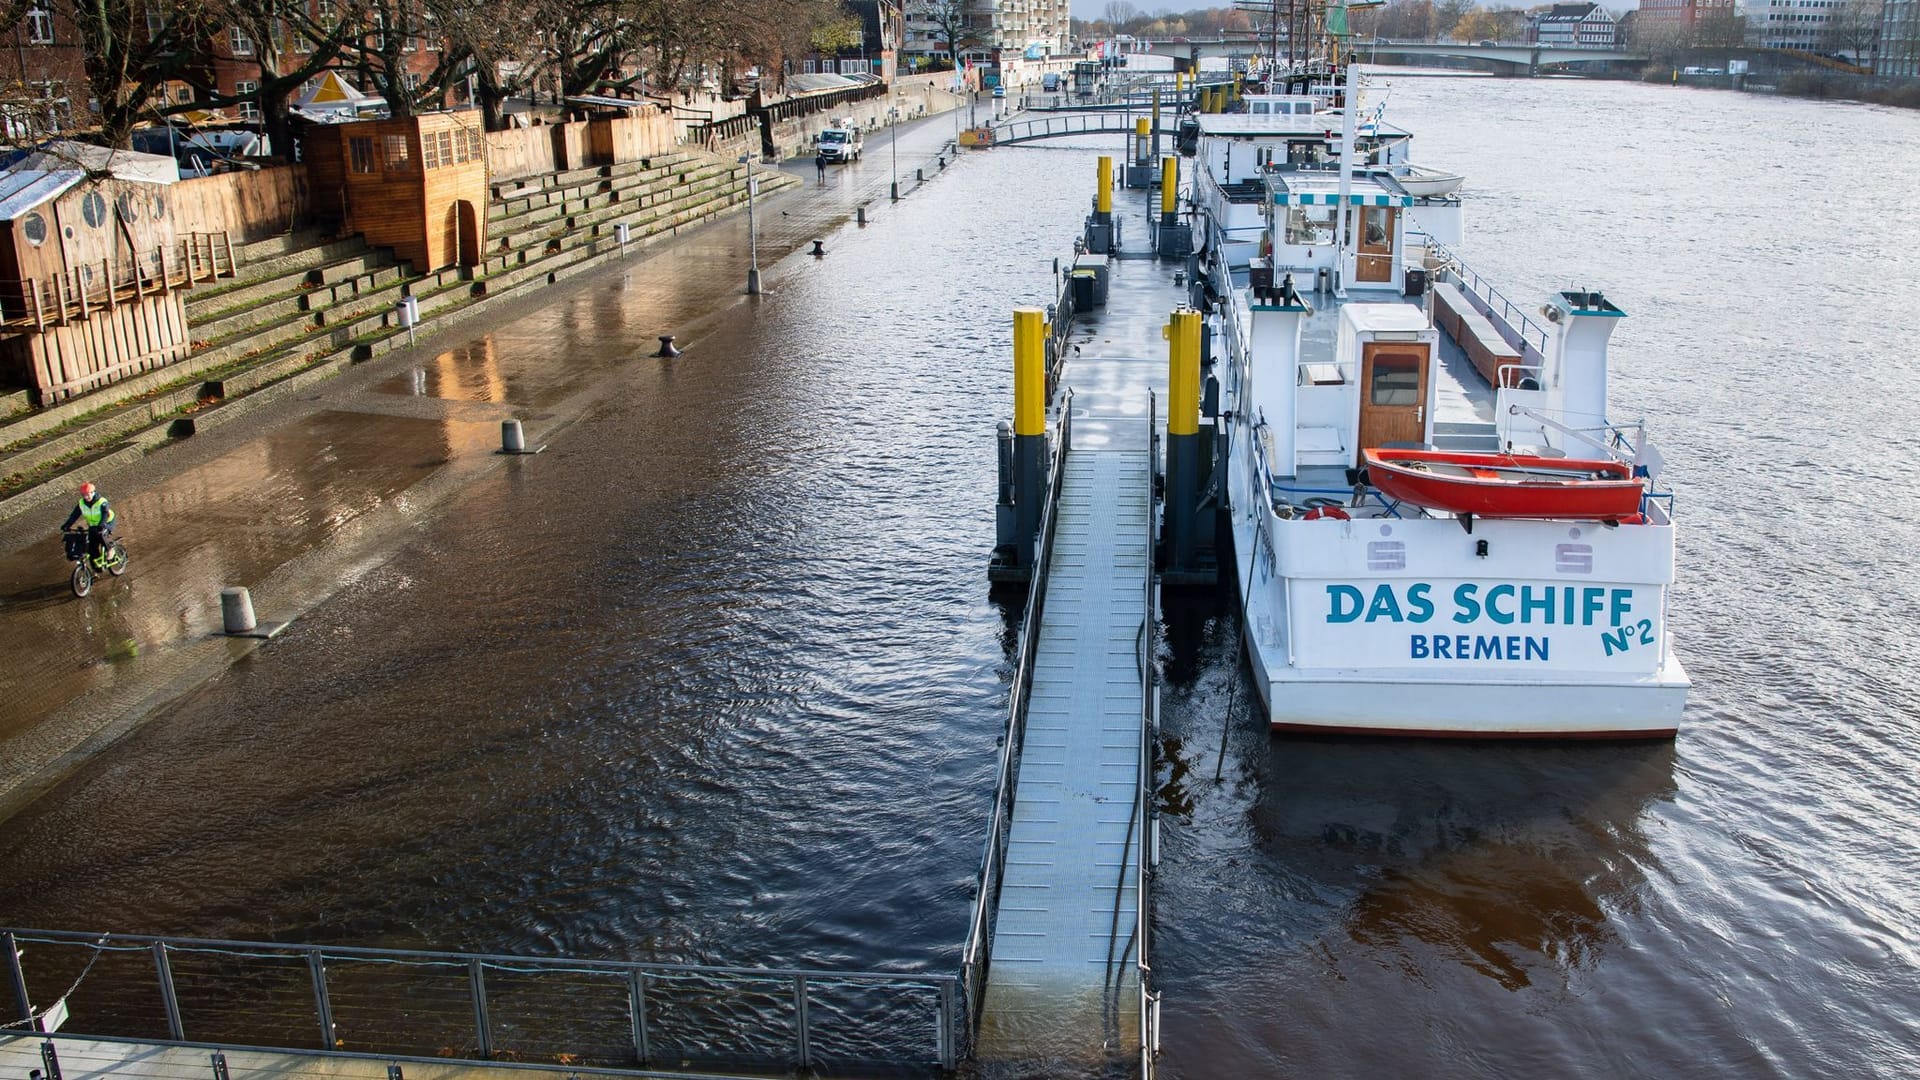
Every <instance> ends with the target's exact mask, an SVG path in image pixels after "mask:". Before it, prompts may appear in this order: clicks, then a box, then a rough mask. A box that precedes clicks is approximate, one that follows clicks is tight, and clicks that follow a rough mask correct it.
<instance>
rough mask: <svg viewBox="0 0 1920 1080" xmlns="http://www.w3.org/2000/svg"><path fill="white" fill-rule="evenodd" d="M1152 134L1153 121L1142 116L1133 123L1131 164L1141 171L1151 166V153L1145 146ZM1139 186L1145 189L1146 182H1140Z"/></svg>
mask: <svg viewBox="0 0 1920 1080" xmlns="http://www.w3.org/2000/svg"><path fill="white" fill-rule="evenodd" d="M1152 133H1153V121H1151V120H1149V119H1147V118H1146V117H1144V116H1142V117H1140V118H1139V119H1138V120H1135V121H1134V122H1133V163H1134V164H1135V165H1137V166H1139V167H1140V168H1142V169H1144V168H1147V167H1148V166H1150V165H1152V164H1153V151H1152V149H1151V148H1149V147H1148V145H1147V140H1148V139H1149V138H1151V137H1152ZM1140 186H1141V187H1145V186H1146V181H1144V180H1142V181H1140Z"/></svg>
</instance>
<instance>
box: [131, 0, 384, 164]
mask: <svg viewBox="0 0 1920 1080" xmlns="http://www.w3.org/2000/svg"><path fill="white" fill-rule="evenodd" d="M206 18H207V22H208V24H210V25H211V26H213V27H215V31H214V32H215V33H216V34H218V33H231V32H232V31H234V30H238V31H240V32H241V33H242V34H244V35H245V37H246V38H247V40H248V41H249V43H250V44H251V45H252V54H251V56H242V55H238V54H236V55H235V57H234V59H236V60H240V61H247V60H251V62H252V63H253V64H254V66H255V69H256V74H255V78H254V79H253V80H252V81H254V82H256V83H257V84H258V85H257V89H255V90H254V92H253V93H252V94H250V95H247V97H250V98H251V99H252V100H253V101H254V102H255V103H256V105H257V108H258V110H259V113H260V123H261V127H262V129H263V130H264V131H265V132H266V133H267V137H268V140H269V141H270V142H271V143H272V145H273V147H274V149H275V151H276V152H279V153H286V152H287V151H288V148H289V147H291V146H292V145H293V143H292V133H291V131H290V130H289V128H288V124H287V103H288V101H289V100H290V99H291V98H292V97H293V95H294V94H295V93H296V92H298V90H299V89H300V87H301V85H302V84H304V83H305V82H306V81H307V80H308V79H311V78H313V77H314V76H315V75H318V74H319V73H320V72H322V71H324V70H326V68H327V67H329V66H330V65H331V64H332V63H333V62H334V61H335V60H336V59H338V58H339V56H340V46H341V43H342V42H343V41H344V40H345V39H346V36H347V35H348V34H349V33H350V31H349V30H348V29H347V28H346V27H345V26H336V27H334V28H326V27H321V26H319V25H317V24H313V25H309V24H308V23H307V21H306V5H305V4H303V3H300V2H299V0H207V7H206ZM231 44H232V41H231V39H229V45H231ZM289 61H297V62H292V63H290V62H289ZM181 81H183V82H185V83H186V84H187V85H188V86H191V87H192V88H193V89H194V91H195V97H194V100H192V101H187V102H172V103H170V104H167V105H165V106H164V107H163V108H162V110H161V111H163V112H166V113H180V112H185V111H188V110H192V109H223V108H226V107H228V106H231V105H236V104H238V103H239V102H240V101H241V100H242V96H241V95H238V94H234V95H228V94H224V93H222V92H221V90H220V88H219V86H218V85H217V84H216V83H215V82H214V79H213V71H212V69H211V68H210V67H208V66H207V65H205V64H200V65H195V66H194V67H192V68H190V69H189V70H187V71H185V72H183V73H182V75H181Z"/></svg>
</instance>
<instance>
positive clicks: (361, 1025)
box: [0, 929, 962, 1075]
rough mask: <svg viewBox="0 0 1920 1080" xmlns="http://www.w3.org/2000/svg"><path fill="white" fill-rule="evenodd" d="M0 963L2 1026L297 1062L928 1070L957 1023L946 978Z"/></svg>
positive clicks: (23, 944)
mask: <svg viewBox="0 0 1920 1080" xmlns="http://www.w3.org/2000/svg"><path fill="white" fill-rule="evenodd" d="M0 968H4V969H5V976H6V978H5V986H6V988H7V999H10V1001H8V1002H7V1004H8V1006H9V1008H8V1011H7V1013H6V1016H7V1018H8V1019H7V1021H6V1022H4V1023H0V1034H5V1033H8V1032H18V1033H25V1032H28V1031H39V1030H41V1029H42V1028H43V1027H50V1026H54V1025H53V1024H52V1023H51V1022H50V1019H49V1018H50V1017H57V1018H60V1019H61V1024H60V1026H61V1027H62V1029H63V1030H62V1034H63V1035H67V1036H82V1037H85V1038H89V1039H99V1040H103V1041H123V1042H128V1041H130V1042H140V1043H160V1044H190V1045H221V1046H228V1047H245V1048H249V1049H259V1050H274V1051H281V1052H286V1053H295V1054H348V1055H358V1056H379V1057H395V1058H426V1059H448V1058H451V1059H460V1060H471V1061H504V1062H512V1063H522V1064H544V1065H549V1066H553V1067H567V1068H594V1069H601V1070H606V1071H629V1070H636V1069H639V1070H644V1069H645V1068H646V1067H647V1066H648V1065H650V1064H651V1063H653V1062H656V1061H672V1062H676V1063H694V1064H700V1065H712V1066H726V1067H732V1068H753V1069H761V1070H767V1071H774V1072H778V1073H783V1074H784V1073H786V1072H788V1071H789V1070H791V1069H795V1068H798V1069H800V1070H803V1071H805V1070H812V1071H814V1072H816V1073H820V1074H825V1075H831V1074H832V1073H834V1072H836V1071H857V1070H862V1069H871V1068H873V1067H875V1066H884V1067H888V1068H892V1069H901V1068H913V1069H924V1070H926V1071H927V1072H929V1073H931V1072H932V1071H934V1070H950V1069H952V1068H953V1067H954V1066H955V1064H956V1063H957V1061H958V1056H959V1036H960V1033H961V1030H962V1028H961V1025H960V1012H959V1009H960V1001H959V1000H958V994H957V993H956V990H957V988H958V986H959V979H958V978H957V977H955V976H953V975H920V974H911V973H891V972H853V971H831V970H809V969H797V968H747V967H711V966H701V965H688V964H642V963H630V962H624V961H612V960H586V959H574V958H543V957H529V956H502V955H488V954H473V953H440V952H427V951H420V950H407V949H373V948H352V947H344V946H323V945H294V944H280V943H268V942H249V941H225V940H216V939H202V938H175V937H154V936H147V935H138V934H113V933H107V934H96V933H78V932H71V931H60V930H26V929H9V930H0ZM29 974H31V976H32V978H33V982H32V984H31V985H30V984H29V981H28V980H29ZM49 988H53V989H49ZM58 988H64V989H58ZM56 991H57V994H56ZM36 992H38V993H40V994H41V1001H42V1004H41V1006H39V1007H36V1006H35V1005H34V1004H33V1002H34V1000H35V999H34V994H35V993H36ZM0 1000H5V999H0Z"/></svg>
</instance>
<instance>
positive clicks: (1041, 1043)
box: [962, 267, 1171, 1077]
mask: <svg viewBox="0 0 1920 1080" xmlns="http://www.w3.org/2000/svg"><path fill="white" fill-rule="evenodd" d="M1140 274H1141V276H1142V277H1143V278H1144V277H1148V276H1153V275H1157V276H1158V277H1160V278H1164V277H1165V273H1164V272H1163V271H1159V270H1156V269H1153V268H1151V267H1145V268H1142V270H1141V271H1140ZM1170 295H1171V294H1170ZM1065 299H1066V298H1065V297H1064V296H1063V297H1062V301H1063V303H1062V304H1061V305H1057V308H1056V309H1057V310H1060V311H1063V312H1064V311H1066V310H1068V308H1067V307H1066V306H1065V303H1064V301H1065ZM1168 306H1171V304H1169V305H1168ZM1129 307H1130V308H1134V309H1135V310H1138V311H1141V312H1150V311H1151V310H1152V307H1151V306H1150V305H1146V304H1142V305H1138V306H1137V307H1136V306H1135V305H1129ZM1163 310H1164V309H1163ZM1062 318H1063V319H1064V318H1065V316H1064V315H1063V316H1062ZM1098 318H1102V319H1105V320H1107V321H1108V322H1109V324H1111V323H1116V322H1122V321H1124V318H1123V317H1121V316H1115V315H1106V316H1098ZM1135 321H1136V322H1141V321H1142V320H1140V319H1136V320H1135ZM1150 322H1151V325H1150V327H1148V326H1144V325H1143V326H1139V327H1135V328H1134V329H1135V330H1136V331H1139V332H1137V333H1134V334H1131V335H1128V334H1115V337H1114V339H1112V341H1113V343H1111V344H1096V343H1095V342H1094V341H1093V340H1092V339H1091V338H1090V339H1089V341H1088V342H1087V343H1086V344H1085V345H1083V346H1082V348H1083V349H1084V355H1079V356H1076V357H1075V358H1074V359H1073V361H1072V364H1071V366H1070V368H1069V370H1068V371H1067V377H1069V378H1070V379H1071V380H1072V382H1073V384H1074V385H1075V386H1077V387H1079V388H1080V389H1079V390H1078V392H1075V391H1074V390H1072V389H1068V390H1066V391H1064V392H1063V393H1062V395H1061V399H1060V402H1059V405H1058V408H1056V409H1055V410H1054V415H1055V417H1056V422H1055V431H1054V448H1053V457H1052V461H1051V467H1050V470H1049V473H1050V478H1049V481H1048V489H1049V492H1050V496H1051V498H1050V501H1049V502H1048V504H1047V505H1046V508H1045V510H1044V511H1043V517H1042V520H1041V525H1040V529H1039V533H1038V537H1037V539H1036V541H1035V546H1036V548H1037V555H1036V557H1035V560H1034V563H1033V565H1034V567H1035V571H1034V574H1033V578H1032V580H1031V582H1030V585H1029V592H1028V597H1027V609H1026V619H1025V622H1024V624H1023V626H1022V629H1021V635H1020V645H1019V663H1018V667H1017V669H1016V675H1015V686H1014V690H1013V694H1012V700H1011V702H1010V705H1009V715H1008V723H1007V733H1006V738H1005V741H1004V743H1003V746H1002V751H1001V760H1000V777H999V792H998V795H997V797H996V800H995V805H994V814H993V821H992V827H991V829H990V831H989V833H988V839H987V851H986V854H985V858H984V859H983V867H982V873H981V888H980V896H979V899H978V901H977V903H976V907H975V911H974V922H973V927H972V930H971V932H970V933H969V935H968V941H967V947H966V952H965V954H964V956H963V963H962V979H963V982H964V984H965V988H966V992H967V994H968V1000H969V1004H970V1006H971V1007H972V1009H973V1018H974V1028H975V1044H974V1047H975V1054H976V1056H977V1057H979V1058H980V1059H982V1060H983V1061H997V1060H998V1061H1004V1060H1027V1061H1035V1060H1057V1059H1059V1058H1061V1057H1069V1058H1077V1057H1084V1056H1086V1055H1088V1054H1089V1053H1112V1052H1114V1051H1115V1050H1118V1051H1119V1052H1121V1053H1123V1054H1128V1055H1132V1054H1137V1055H1138V1061H1139V1068H1140V1075H1141V1076H1143V1077H1147V1076H1151V1075H1152V1074H1153V1063H1154V1056H1155V1052H1156V1049H1157V1043H1158V1035H1157V1028H1158V1004H1157V995H1155V994H1154V993H1153V991H1152V985H1151V978H1150V976H1151V968H1150V967H1149V965H1148V956H1149V949H1148V945H1149V935H1148V929H1149V918H1148V915H1149V910H1150V899H1151V896H1150V889H1149V882H1150V877H1151V873H1152V868H1153V865H1154V863H1155V861H1156V860H1157V853H1156V851H1155V848H1156V837H1157V829H1156V826H1155V823H1154V818H1153V802H1152V789H1153V772H1152V757H1151V754H1152V746H1153V744H1154V732H1155V731H1156V730H1157V725H1158V707H1159V691H1158V675H1157V671H1156V667H1155V663H1154V654H1155V640H1156V639H1155V633H1156V629H1155V628H1156V627H1157V625H1158V622H1159V617H1158V592H1157V587H1156V584H1155V580H1154V558H1153V551H1154V534H1153V529H1154V519H1155V514H1154V490H1155V484H1154V470H1155V468H1156V465H1155V463H1156V462H1157V461H1158V460H1159V456H1160V455H1159V454H1158V452H1157V450H1158V437H1157V435H1156V434H1155V432H1156V427H1155V416H1154V414H1155V412H1156V408H1157V406H1156V405H1155V402H1156V400H1157V399H1156V397H1155V384H1156V380H1157V381H1158V383H1160V384H1164V382H1165V378H1166V374H1165V360H1164V359H1157V358H1150V357H1152V356H1153V350H1152V349H1151V348H1147V347H1144V340H1145V338H1146V337H1147V334H1148V333H1149V332H1150V333H1151V334H1152V335H1153V336H1154V337H1157V336H1158V330H1159V321H1158V319H1150ZM1106 333H1107V331H1105V330H1103V331H1102V332H1101V333H1099V334H1096V335H1092V337H1094V338H1105V337H1106ZM1062 340H1064V338H1063V339H1062ZM1161 348H1162V349H1164V348H1165V347H1164V346H1162V347H1161ZM1109 350H1111V351H1109Z"/></svg>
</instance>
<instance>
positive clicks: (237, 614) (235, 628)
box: [220, 585, 260, 634]
mask: <svg viewBox="0 0 1920 1080" xmlns="http://www.w3.org/2000/svg"><path fill="white" fill-rule="evenodd" d="M220 625H221V627H222V629H223V631H224V632H225V633H228V634H248V633H252V632H253V631H254V630H255V629H257V628H258V627H259V625H260V623H259V622H258V621H257V620H255V619H254V617H253V597H252V596H250V595H248V593H247V590H245V589H243V588H240V587H239V586H237V585H236V586H233V587H230V588H225V589H221V590H220Z"/></svg>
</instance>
